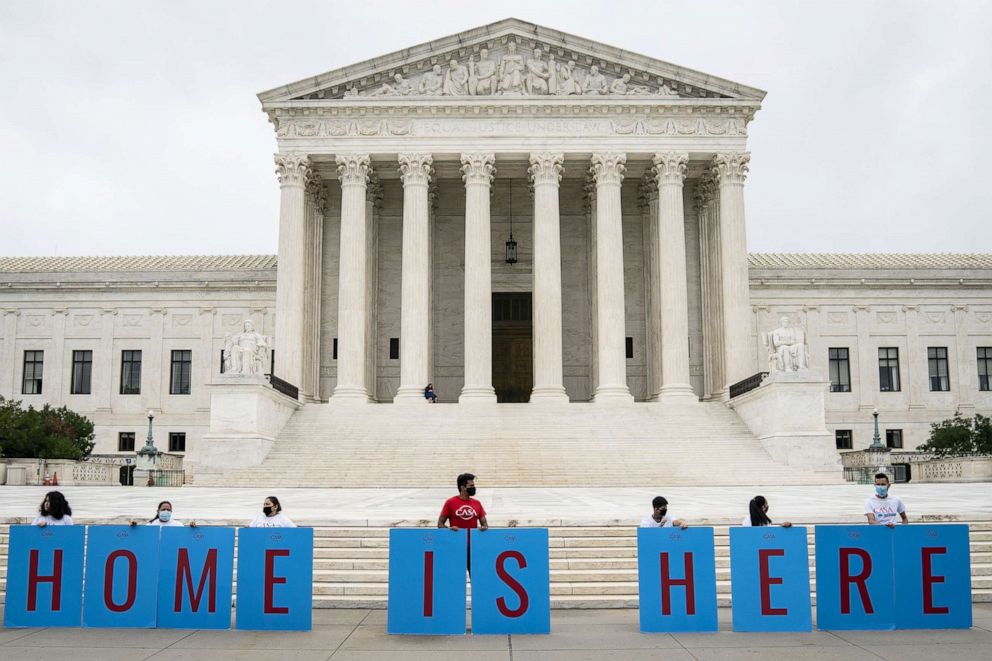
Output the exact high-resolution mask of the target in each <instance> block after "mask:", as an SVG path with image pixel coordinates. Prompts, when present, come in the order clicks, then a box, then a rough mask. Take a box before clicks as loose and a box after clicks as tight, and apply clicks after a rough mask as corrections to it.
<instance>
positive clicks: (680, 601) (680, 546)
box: [637, 528, 718, 633]
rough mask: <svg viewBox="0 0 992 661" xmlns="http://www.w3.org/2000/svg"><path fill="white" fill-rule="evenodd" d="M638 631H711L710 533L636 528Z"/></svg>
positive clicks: (713, 606) (712, 562)
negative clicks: (639, 621) (639, 618)
mask: <svg viewBox="0 0 992 661" xmlns="http://www.w3.org/2000/svg"><path fill="white" fill-rule="evenodd" d="M637 590H638V595H639V601H640V617H641V632H643V633H662V632H672V631H716V630H717V629H718V625H717V617H716V559H715V558H714V550H713V529H712V528H688V529H686V530H679V529H678V528H638V529H637Z"/></svg>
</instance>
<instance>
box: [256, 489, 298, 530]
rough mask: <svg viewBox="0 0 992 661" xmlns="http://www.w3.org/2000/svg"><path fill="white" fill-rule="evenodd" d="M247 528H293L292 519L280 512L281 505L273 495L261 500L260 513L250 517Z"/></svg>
mask: <svg viewBox="0 0 992 661" xmlns="http://www.w3.org/2000/svg"><path fill="white" fill-rule="evenodd" d="M248 527H249V528H295V527H296V524H295V523H293V521H292V519H290V518H289V517H288V516H286V515H285V514H283V513H282V505H281V504H280V503H279V499H278V498H276V497H275V496H269V497H268V498H266V499H265V500H264V501H262V513H261V514H259V515H258V516H256V517H255V518H254V519H252V521H251V523H249V524H248Z"/></svg>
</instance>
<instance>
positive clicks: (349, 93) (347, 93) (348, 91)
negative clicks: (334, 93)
mask: <svg viewBox="0 0 992 661" xmlns="http://www.w3.org/2000/svg"><path fill="white" fill-rule="evenodd" d="M361 95H362V93H361V92H359V91H358V88H357V87H355V86H354V85H352V86H351V87H349V88H348V89H346V90H345V91H344V98H346V99H347V98H348V97H352V96H361Z"/></svg>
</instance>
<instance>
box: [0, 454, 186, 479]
mask: <svg viewBox="0 0 992 661" xmlns="http://www.w3.org/2000/svg"><path fill="white" fill-rule="evenodd" d="M0 463H3V464H5V466H6V468H7V471H5V472H6V473H7V474H8V477H7V480H6V483H7V484H13V483H14V482H13V480H12V479H11V476H13V475H14V474H15V473H16V474H17V475H18V480H20V479H23V483H24V484H25V485H28V486H38V485H43V484H45V483H46V481H47V482H48V483H50V484H53V485H54V484H55V483H56V480H57V484H58V485H60V486H108V485H119V484H121V467H123V466H134V465H135V459H134V457H133V456H126V455H92V456H90V457H89V458H88V459H86V460H84V461H73V460H72V459H47V460H46V459H17V458H12V459H0ZM159 468H160V469H161V470H163V471H167V472H174V473H181V472H182V470H183V455H181V454H167V453H164V452H163V453H161V454H160V455H159ZM11 469H14V471H11ZM3 483H4V481H0V484H3ZM174 486H180V485H179V484H176V485H174Z"/></svg>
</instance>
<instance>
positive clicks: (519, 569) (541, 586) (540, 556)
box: [470, 528, 551, 634]
mask: <svg viewBox="0 0 992 661" xmlns="http://www.w3.org/2000/svg"><path fill="white" fill-rule="evenodd" d="M470 551H471V553H472V633H473V634H512V633H551V576H550V568H549V562H548V529H547V528H500V529H496V528H490V529H489V530H486V531H485V532H481V531H480V532H477V533H475V534H473V535H472V545H471V549H470Z"/></svg>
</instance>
